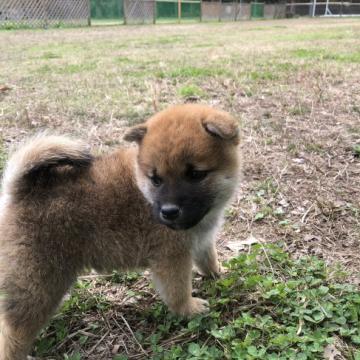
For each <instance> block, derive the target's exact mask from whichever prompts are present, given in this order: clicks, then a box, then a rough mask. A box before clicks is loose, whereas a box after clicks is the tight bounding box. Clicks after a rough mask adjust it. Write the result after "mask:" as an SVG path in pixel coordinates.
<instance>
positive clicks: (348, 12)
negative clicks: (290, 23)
mask: <svg viewBox="0 0 360 360" xmlns="http://www.w3.org/2000/svg"><path fill="white" fill-rule="evenodd" d="M297 16H328V17H331V16H333V17H337V16H338V17H340V16H360V0H352V1H334V0H331V1H330V0H329V1H308V2H291V3H288V4H286V17H297Z"/></svg>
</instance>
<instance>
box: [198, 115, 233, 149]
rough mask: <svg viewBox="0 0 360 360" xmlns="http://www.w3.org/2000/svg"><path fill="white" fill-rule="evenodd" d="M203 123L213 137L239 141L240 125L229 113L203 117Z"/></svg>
mask: <svg viewBox="0 0 360 360" xmlns="http://www.w3.org/2000/svg"><path fill="white" fill-rule="evenodd" d="M202 125H203V127H204V129H205V130H206V131H207V132H208V133H209V134H210V135H211V136H213V137H216V138H219V139H223V140H231V142H234V143H235V144H238V143H239V126H238V124H237V122H236V120H235V119H234V118H233V117H232V116H231V115H229V114H228V113H225V112H224V113H216V114H211V115H209V116H207V117H206V118H205V119H203V121H202Z"/></svg>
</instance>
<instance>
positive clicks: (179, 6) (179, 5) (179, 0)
mask: <svg viewBox="0 0 360 360" xmlns="http://www.w3.org/2000/svg"><path fill="white" fill-rule="evenodd" d="M178 22H179V23H180V22H181V0H178Z"/></svg>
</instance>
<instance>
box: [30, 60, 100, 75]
mask: <svg viewBox="0 0 360 360" xmlns="http://www.w3.org/2000/svg"><path fill="white" fill-rule="evenodd" d="M96 68H97V64H96V62H84V63H80V64H65V65H61V66H55V65H48V64H46V65H43V66H40V67H39V68H37V69H36V72H37V73H38V74H42V75H45V74H49V73H54V74H59V75H67V74H68V75H72V74H77V73H82V72H87V71H93V70H95V69H96Z"/></svg>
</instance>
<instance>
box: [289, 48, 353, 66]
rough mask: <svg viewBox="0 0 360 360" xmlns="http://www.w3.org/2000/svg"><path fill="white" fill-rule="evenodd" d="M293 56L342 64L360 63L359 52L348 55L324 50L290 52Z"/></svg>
mask: <svg viewBox="0 0 360 360" xmlns="http://www.w3.org/2000/svg"><path fill="white" fill-rule="evenodd" d="M292 54H293V56H295V57H297V58H300V59H311V60H333V61H337V62H344V63H360V51H354V52H349V53H334V52H329V51H326V50H324V49H297V50H294V51H293V52H292Z"/></svg>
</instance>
